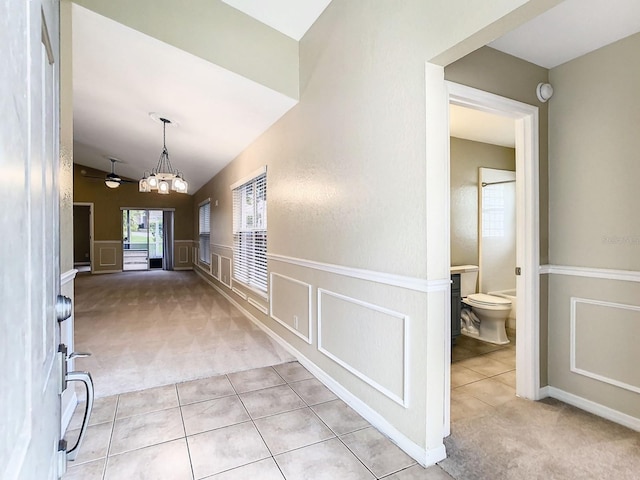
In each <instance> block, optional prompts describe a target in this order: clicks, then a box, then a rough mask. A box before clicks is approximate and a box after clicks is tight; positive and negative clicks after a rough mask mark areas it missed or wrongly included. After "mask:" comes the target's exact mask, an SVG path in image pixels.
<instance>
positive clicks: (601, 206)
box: [549, 34, 640, 429]
mask: <svg viewBox="0 0 640 480" xmlns="http://www.w3.org/2000/svg"><path fill="white" fill-rule="evenodd" d="M639 49H640V34H636V35H633V36H631V37H628V38H626V39H623V40H620V41H618V42H616V43H614V44H611V45H609V46H607V47H604V48H602V49H600V50H597V51H595V52H592V53H589V54H587V55H584V56H582V57H580V58H577V59H575V60H573V61H571V62H567V63H565V64H564V65H561V66H559V67H556V68H554V69H552V70H551V72H550V80H551V82H552V83H553V86H554V90H555V92H556V93H555V95H554V97H553V98H552V99H551V101H550V102H549V118H550V137H549V152H550V171H549V185H550V197H549V200H550V205H551V206H552V209H551V215H550V232H551V233H552V235H551V237H550V238H551V240H550V264H551V266H550V267H549V273H550V275H549V367H550V368H549V385H550V386H551V387H552V394H554V395H555V396H558V398H563V396H567V395H568V396H569V397H570V400H572V401H574V402H576V401H581V402H583V403H585V408H592V407H594V405H593V404H591V405H590V404H589V403H588V402H595V404H596V406H597V405H599V407H597V408H598V409H599V414H609V415H615V416H616V419H617V421H621V422H623V423H626V424H627V425H630V426H633V428H636V429H640V371H639V370H638V368H637V367H636V366H637V365H638V363H639V362H640V353H639V352H640V350H639V349H638V342H637V339H638V338H640V301H639V300H638V299H639V298H640V217H639V216H638V205H640V194H639V193H638V187H637V179H638V178H640V163H639V162H638V158H637V157H638V151H639V150H640V137H639V136H638V124H639V123H640V95H638V85H639V84H640V65H639V63H638V61H637V60H638V51H639ZM603 86H605V87H604V88H603ZM571 396H574V397H571ZM607 409H613V410H612V411H608V410H607Z"/></svg>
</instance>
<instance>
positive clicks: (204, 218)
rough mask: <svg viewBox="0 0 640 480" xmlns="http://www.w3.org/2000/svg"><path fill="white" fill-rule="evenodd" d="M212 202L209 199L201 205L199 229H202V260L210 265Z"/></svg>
mask: <svg viewBox="0 0 640 480" xmlns="http://www.w3.org/2000/svg"><path fill="white" fill-rule="evenodd" d="M210 217H211V202H210V201H209V200H207V201H206V202H204V203H202V204H201V205H200V212H199V216H198V218H199V223H198V225H199V231H200V261H201V262H204V263H206V264H207V265H209V263H211V246H210V245H211V241H210V238H211V226H210V224H211V218H210Z"/></svg>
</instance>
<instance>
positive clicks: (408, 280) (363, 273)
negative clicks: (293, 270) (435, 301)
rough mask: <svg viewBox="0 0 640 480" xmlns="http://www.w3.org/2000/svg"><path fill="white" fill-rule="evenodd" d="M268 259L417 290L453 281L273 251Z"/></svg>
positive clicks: (421, 290)
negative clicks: (352, 265)
mask: <svg viewBox="0 0 640 480" xmlns="http://www.w3.org/2000/svg"><path fill="white" fill-rule="evenodd" d="M267 259H268V260H272V261H276V262H282V263H288V264H290V265H297V266H299V267H305V268H311V269H313V270H320V271H323V272H329V273H335V274H337V275H342V276H345V277H351V278H359V279H360V280H368V281H370V282H376V283H382V284H384V285H391V286H394V287H402V288H406V289H409V290H416V291H418V292H431V291H437V290H442V289H446V288H447V286H448V285H449V284H450V283H451V279H436V280H426V279H422V278H416V277H406V276H403V275H395V274H392V273H384V272H376V271H373V270H363V269H360V268H353V267H346V266H343V265H334V264H331V263H322V262H316V261H314V260H305V259H302V258H294V257H287V256H285V255H277V254H273V253H267Z"/></svg>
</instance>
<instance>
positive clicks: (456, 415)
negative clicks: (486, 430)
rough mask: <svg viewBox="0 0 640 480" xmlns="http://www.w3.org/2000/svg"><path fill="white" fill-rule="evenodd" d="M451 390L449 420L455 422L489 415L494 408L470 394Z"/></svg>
mask: <svg viewBox="0 0 640 480" xmlns="http://www.w3.org/2000/svg"><path fill="white" fill-rule="evenodd" d="M457 390H458V389H455V390H452V391H451V421H452V422H456V421H460V420H464V419H468V418H478V417H483V416H485V415H489V414H490V413H492V412H493V411H494V410H495V409H494V407H492V406H491V405H489V404H488V403H485V402H483V401H482V400H479V399H477V398H476V397H473V396H471V395H467V394H463V393H461V392H458V391H457Z"/></svg>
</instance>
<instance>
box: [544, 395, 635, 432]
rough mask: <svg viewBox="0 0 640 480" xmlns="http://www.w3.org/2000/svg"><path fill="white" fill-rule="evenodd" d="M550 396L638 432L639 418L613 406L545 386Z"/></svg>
mask: <svg viewBox="0 0 640 480" xmlns="http://www.w3.org/2000/svg"><path fill="white" fill-rule="evenodd" d="M545 388H546V389H547V393H548V394H549V396H550V397H552V398H556V399H558V400H561V401H563V402H565V403H568V404H569V405H573V406H574V407H578V408H580V409H582V410H585V411H587V412H589V413H593V414H594V415H598V416H599V417H602V418H606V419H607V420H611V421H612V422H615V423H618V424H620V425H624V426H625V427H627V428H630V429H632V430H635V431H636V432H640V418H636V417H632V416H631V415H627V414H626V413H622V412H620V411H618V410H614V409H613V408H609V407H606V406H604V405H602V404H600V403H596V402H593V401H591V400H587V399H586V398H583V397H579V396H578V395H574V394H573V393H569V392H565V391H564V390H560V389H559V388H556V387H551V386H549V387H545Z"/></svg>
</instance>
